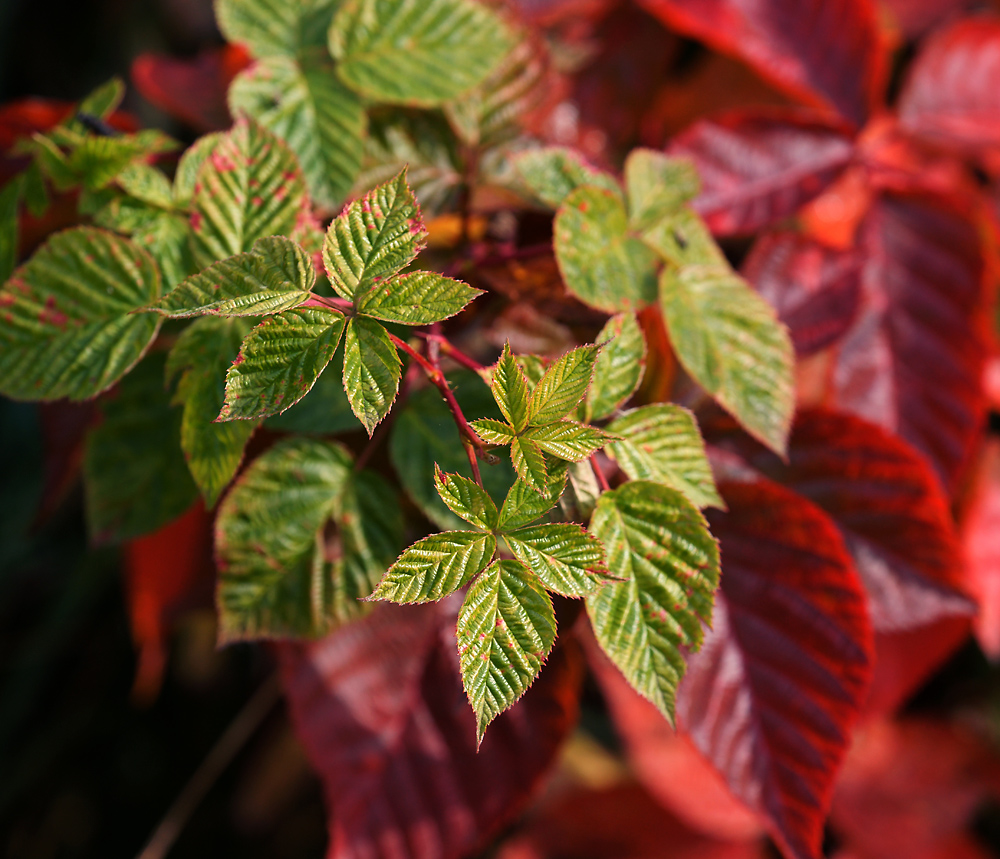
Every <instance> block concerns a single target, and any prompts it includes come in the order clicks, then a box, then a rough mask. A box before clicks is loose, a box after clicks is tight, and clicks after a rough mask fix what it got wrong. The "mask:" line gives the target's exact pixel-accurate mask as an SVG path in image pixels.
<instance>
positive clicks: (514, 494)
mask: <svg viewBox="0 0 1000 859" xmlns="http://www.w3.org/2000/svg"><path fill="white" fill-rule="evenodd" d="M566 473H567V470H566V469H565V468H560V467H559V464H558V463H552V465H551V467H550V468H549V475H548V485H547V486H546V487H545V491H544V492H537V491H536V490H535V489H534V488H533V487H531V486H529V485H528V484H527V483H525V482H524V481H523V480H517V481H515V482H514V485H513V486H511V488H510V491H509V492H508V493H507V497H506V498H505V499H504V502H503V507H502V508H501V509H500V520H499V523H498V525H497V527H498V528H499V530H500V531H513V530H514V529H516V528H523V527H524V526H525V525H530V524H531V523H532V522H534V521H535V520H536V519H541V518H542V516H544V515H545V514H546V513H548V512H549V511H550V510H551V509H552V508H553V507H555V506H556V503H557V502H558V501H559V497H560V496H561V495H562V494H563V491H564V490H565V489H566Z"/></svg>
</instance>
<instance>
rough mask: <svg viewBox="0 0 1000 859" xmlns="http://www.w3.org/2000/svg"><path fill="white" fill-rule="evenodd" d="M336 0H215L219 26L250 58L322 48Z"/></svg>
mask: <svg viewBox="0 0 1000 859" xmlns="http://www.w3.org/2000/svg"><path fill="white" fill-rule="evenodd" d="M339 5H340V0H215V17H216V20H217V21H218V22H219V29H220V30H221V31H222V33H223V35H224V36H225V37H226V39H227V40H228V41H230V42H239V43H241V44H244V45H246V46H247V48H249V49H250V53H251V54H253V56H254V57H257V58H260V57H295V56H297V55H298V54H299V53H301V52H302V51H303V50H305V49H309V48H316V47H322V46H324V45H325V44H326V34H327V30H328V29H329V27H330V21H331V20H332V19H333V13H334V12H335V11H336V10H337V7H338V6H339Z"/></svg>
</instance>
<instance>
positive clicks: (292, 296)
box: [150, 236, 316, 318]
mask: <svg viewBox="0 0 1000 859" xmlns="http://www.w3.org/2000/svg"><path fill="white" fill-rule="evenodd" d="M315 283H316V269H315V268H313V262H312V260H311V259H310V258H309V254H307V253H306V252H305V251H304V250H303V249H302V248H300V247H299V246H298V245H297V244H296V243H295V242H293V241H291V240H290V239H286V238H283V237H282V236H271V237H270V238H266V239H258V240H257V242H256V243H255V244H254V246H253V250H252V251H250V252H248V253H242V254H237V255H236V256H234V257H230V258H229V259H224V260H221V261H219V262H217V263H214V264H213V265H210V266H209V267H208V268H206V269H205V270H204V271H201V272H199V273H198V274H196V275H193V276H192V277H189V278H188V279H187V280H185V281H184V282H183V283H181V284H180V285H179V286H177V288H176V289H174V290H172V291H171V292H168V293H167V294H166V295H165V296H163V298H162V299H161V300H160V301H158V302H157V303H156V304H155V305H152V306H151V307H150V310H155V311H156V312H157V313H162V314H163V315H164V316H171V317H174V318H179V317H186V316H201V315H204V314H207V313H210V314H213V315H216V316H264V315H266V314H269V313H278V312H280V311H282V310H287V309H289V308H291V307H297V306H298V305H300V304H302V302H304V301H306V300H307V299H308V298H309V295H310V290H311V289H312V288H313V286H314V285H315Z"/></svg>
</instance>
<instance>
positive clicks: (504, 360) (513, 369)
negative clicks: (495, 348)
mask: <svg viewBox="0 0 1000 859" xmlns="http://www.w3.org/2000/svg"><path fill="white" fill-rule="evenodd" d="M490 389H491V390H492V391H493V399H495V400H496V401H497V405H498V406H499V407H500V411H501V412H502V414H503V416H504V417H505V418H506V419H507V422H508V423H509V424H510V425H511V426H512V427H513V428H514V430H515V431H516V432H521V431H522V430H523V429H524V428H525V427H527V426H528V415H529V408H530V407H529V402H530V400H529V397H528V380H527V379H526V378H525V376H524V371H523V370H521V368H520V367H519V366H518V364H517V361H516V360H515V359H514V356H513V355H512V354H511V351H510V343H505V344H504V347H503V352H502V353H501V354H500V358H499V359H498V360H497V363H496V366H495V367H494V368H493V383H492V384H491V385H490Z"/></svg>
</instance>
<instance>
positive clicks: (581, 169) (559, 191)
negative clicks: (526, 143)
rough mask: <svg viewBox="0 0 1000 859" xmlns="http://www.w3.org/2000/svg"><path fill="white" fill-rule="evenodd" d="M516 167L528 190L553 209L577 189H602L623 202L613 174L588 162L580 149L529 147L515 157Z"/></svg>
mask: <svg viewBox="0 0 1000 859" xmlns="http://www.w3.org/2000/svg"><path fill="white" fill-rule="evenodd" d="M514 169H515V170H516V171H517V174H518V176H519V178H520V179H521V181H522V182H523V183H524V185H525V186H526V187H527V189H528V190H529V191H530V192H531V193H532V194H533V195H534V196H535V197H536V198H537V199H538V200H540V201H541V202H543V203H544V204H545V205H546V206H548V207H549V208H550V209H558V208H559V207H560V206H561V205H562V204H563V202H564V201H565V200H566V198H567V197H568V196H569V195H570V194H572V193H573V192H574V191H575V190H576V189H577V188H582V187H584V186H586V187H589V188H600V189H602V190H604V191H606V192H608V194H610V195H611V196H612V198H613V199H617V200H618V201H619V202H620V201H621V195H622V191H621V187H620V186H619V185H618V180H617V179H615V177H614V176H612V175H611V174H610V173H605V172H604V171H603V170H598V169H597V168H596V167H592V166H591V165H590V164H588V163H587V162H586V161H585V160H584V159H583V156H581V155H580V154H579V153H578V152H575V151H574V150H572V149H567V148H565V147H562V146H548V147H544V148H542V149H529V150H528V151H527V152H523V153H521V154H520V155H518V156H517V157H516V158H515V159H514Z"/></svg>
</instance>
